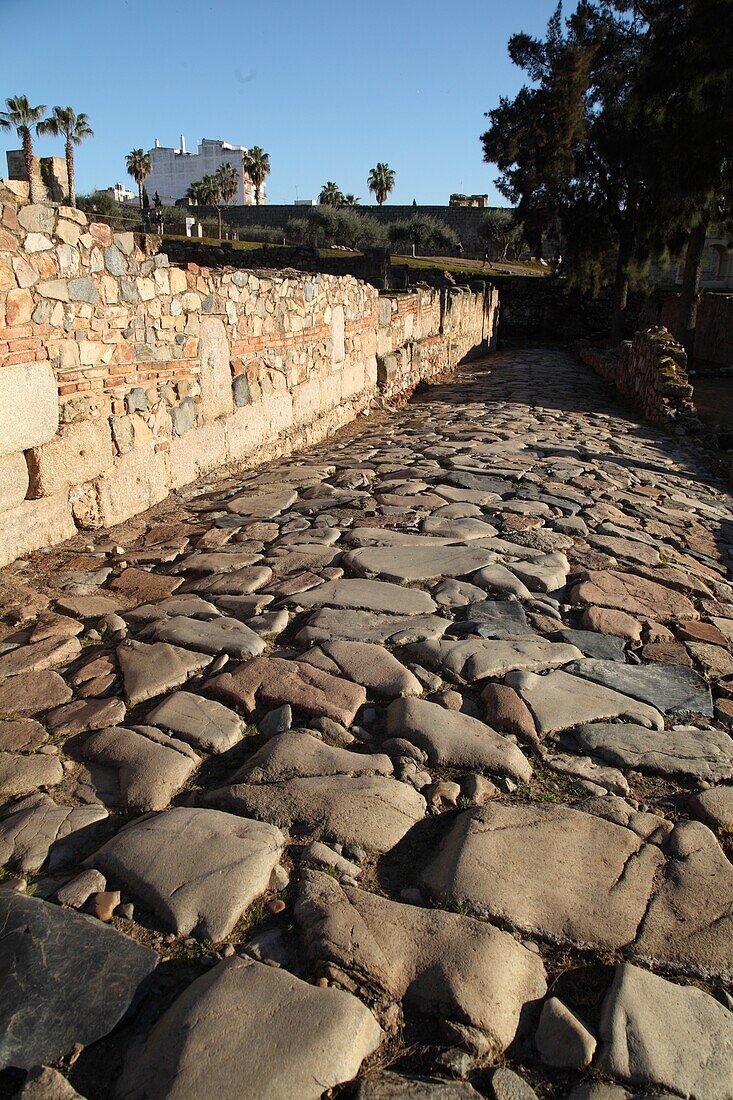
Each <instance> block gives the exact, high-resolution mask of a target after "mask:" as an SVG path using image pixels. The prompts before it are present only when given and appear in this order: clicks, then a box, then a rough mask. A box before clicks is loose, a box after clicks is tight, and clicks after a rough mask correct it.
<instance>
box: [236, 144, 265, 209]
mask: <svg viewBox="0 0 733 1100" xmlns="http://www.w3.org/2000/svg"><path fill="white" fill-rule="evenodd" d="M242 163H243V165H244V170H245V172H246V173H247V175H248V176H249V178H250V179H251V180H252V186H253V187H254V189H255V206H259V205H260V194H261V192H262V185H263V183H264V182H265V180H266V179H267V177H268V176H269V174H270V154H269V153H266V152H265V150H264V149H261V148H260V146H259V145H253V146H252V148H251V149H250V150H249V151H248V152H246V153H245V154H244V156H243V157H242Z"/></svg>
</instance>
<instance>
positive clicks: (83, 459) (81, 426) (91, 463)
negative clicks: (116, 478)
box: [27, 418, 115, 498]
mask: <svg viewBox="0 0 733 1100" xmlns="http://www.w3.org/2000/svg"><path fill="white" fill-rule="evenodd" d="M27 458H28V470H29V474H30V495H31V497H33V498H37V497H49V496H53V495H54V493H59V492H61V491H62V490H63V489H66V488H68V487H69V485H81V484H82V483H83V482H85V481H91V480H92V478H95V477H97V476H98V475H99V474H101V473H102V472H103V471H104V470H108V469H109V468H110V466H112V464H113V462H114V458H115V455H114V449H113V447H112V435H111V432H110V427H109V421H108V420H107V419H102V418H100V419H98V420H83V421H81V422H80V423H78V424H70V425H69V426H68V427H66V428H62V429H61V431H60V432H59V433H58V434H57V435H55V436H54V438H53V439H52V440H50V441H49V442H48V443H44V444H43V446H42V447H34V448H33V449H32V450H29V451H28V454H27Z"/></svg>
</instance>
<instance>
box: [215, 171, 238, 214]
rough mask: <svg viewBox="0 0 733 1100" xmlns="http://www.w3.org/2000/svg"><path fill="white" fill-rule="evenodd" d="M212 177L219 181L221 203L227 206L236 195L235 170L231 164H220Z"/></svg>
mask: <svg viewBox="0 0 733 1100" xmlns="http://www.w3.org/2000/svg"><path fill="white" fill-rule="evenodd" d="M214 175H215V176H216V178H217V179H218V181H219V190H220V192H221V197H222V201H223V202H225V203H226V204H227V206H228V205H229V203H230V202H231V201H232V199H233V198H234V196H235V195H236V193H237V188H238V187H239V176H238V175H237V170H236V168H235V167H234V165H232V164H220V165H219V167H218V168H217V170H216V172H215V173H214Z"/></svg>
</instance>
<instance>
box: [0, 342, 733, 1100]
mask: <svg viewBox="0 0 733 1100" xmlns="http://www.w3.org/2000/svg"><path fill="white" fill-rule="evenodd" d="M709 461H710V460H709V458H708V457H706V456H705V455H704V454H703V453H702V451H701V450H700V445H699V444H698V443H696V442H695V441H688V440H676V439H671V438H670V437H667V436H664V435H662V434H661V433H658V432H656V431H655V430H654V429H652V428H650V427H648V426H647V425H643V424H640V423H638V422H637V421H636V420H635V419H634V418H633V416H632V415H631V414H630V413H629V412H628V410H626V411H625V410H624V409H622V408H621V407H620V406H616V405H613V404H612V402H611V399H610V397H609V394H608V391H607V390H606V389H605V388H604V387H603V386H602V384H601V383H599V382H598V381H597V380H596V379H595V378H594V377H593V376H591V375H589V374H588V373H587V372H586V369H585V368H584V367H582V366H580V365H579V364H578V363H577V362H576V361H575V360H574V359H573V358H572V357H570V356H569V355H567V354H565V353H563V352H560V351H555V350H547V349H528V350H519V351H511V352H509V351H507V352H503V353H499V354H497V355H495V356H492V357H491V358H490V359H487V360H484V361H482V362H481V363H478V364H473V365H470V366H469V367H466V368H462V369H461V371H460V372H459V374H458V375H457V377H456V379H455V380H454V381H452V382H451V383H450V384H448V385H445V386H442V387H435V388H433V389H431V390H430V391H429V392H427V393H426V394H425V395H423V396H422V397H420V398H419V399H417V400H415V401H413V402H412V403H410V404H409V405H407V406H405V407H404V408H403V409H401V410H399V411H397V412H394V413H391V414H387V413H385V414H379V415H377V416H376V417H375V418H372V419H369V420H363V421H360V423H359V424H358V425H355V426H352V428H351V429H350V430H348V431H347V432H345V433H342V434H341V435H339V436H338V437H336V438H334V439H333V440H330V441H328V442H326V443H324V444H323V445H321V446H319V447H317V448H313V449H312V450H311V451H309V452H307V453H305V454H302V455H299V456H294V457H292V458H290V459H283V460H281V461H279V462H276V463H273V464H271V465H269V466H267V467H265V468H260V469H259V470H256V471H251V472H247V473H244V474H241V475H238V476H236V477H226V478H223V479H222V480H220V481H217V482H212V483H211V484H208V485H206V486H201V485H199V486H197V487H195V488H192V489H191V490H190V491H188V492H187V493H186V494H184V495H183V497H182V498H181V499H180V500H179V501H177V502H174V501H171V502H168V503H167V504H166V505H164V506H162V507H161V508H160V509H158V510H157V511H156V512H154V513H151V514H148V515H145V516H142V517H140V519H139V520H138V521H135V522H134V523H133V524H131V525H129V526H128V527H127V528H125V529H121V530H117V531H113V532H110V533H102V534H100V536H99V537H97V538H96V539H94V540H93V541H92V542H90V541H89V539H88V538H83V539H82V538H81V537H79V538H78V539H76V540H75V541H74V543H73V544H67V545H66V546H65V547H61V548H58V549H56V550H55V551H52V552H50V553H49V554H48V555H36V556H35V558H34V560H33V561H32V562H31V563H29V564H28V565H26V566H20V565H17V564H16V566H14V567H11V569H9V570H7V571H5V574H4V576H2V575H0V593H1V594H2V596H1V602H0V614H2V615H3V616H4V624H5V625H4V627H2V628H1V629H0V750H1V751H0V803H1V805H0V861H1V862H2V864H3V866H4V869H5V871H4V879H3V881H2V883H0V926H2V928H3V934H2V936H1V937H0V1025H2V1026H0V1067H2V1068H3V1070H4V1072H2V1073H0V1092H2V1094H3V1095H13V1092H14V1090H15V1089H17V1088H21V1089H22V1091H21V1092H20V1094H19V1095H21V1096H24V1097H26V1098H28V1097H52V1096H53V1097H72V1096H77V1095H81V1096H84V1097H87V1098H88V1100H96V1098H100V1100H101V1098H105V1100H107V1098H109V1097H116V1098H117V1100H159V1098H160V1100H162V1098H175V1100H179V1098H180V1100H183V1098H185V1100H209V1098H210V1097H212V1096H216V1097H217V1100H262V1098H280V1097H282V1098H285V1097H297V1098H298V1100H307V1098H311V1097H312V1098H314V1100H315V1098H317V1097H319V1096H321V1095H322V1094H323V1093H324V1092H326V1093H328V1095H331V1093H329V1092H328V1090H329V1089H336V1092H337V1093H338V1094H339V1095H344V1096H347V1095H349V1096H357V1097H359V1098H360V1100H387V1098H408V1097H410V1098H411V1097H421V1098H422V1097H426V1098H428V1100H454V1098H455V1100H458V1098H469V1097H472V1096H478V1095H482V1096H486V1097H494V1098H495V1100H531V1098H532V1097H535V1096H539V1097H550V1096H552V1097H571V1098H572V1100H625V1098H628V1097H630V1096H632V1095H633V1096H640V1095H642V1094H643V1095H648V1094H654V1095H668V1096H682V1097H696V1098H699V1100H715V1098H720V1100H723V1098H725V1097H731V1095H733V1093H732V1092H731V1081H732V1080H733V1013H732V1011H731V1009H732V1008H733V998H732V997H731V984H730V983H731V980H732V979H733V951H732V949H731V907H732V906H733V868H731V864H730V862H729V856H730V855H731V851H732V850H733V786H732V785H731V781H732V780H733V740H731V736H730V732H729V730H730V727H731V724H732V723H733V657H732V656H731V643H732V642H733V589H732V588H731V586H730V585H729V583H728V579H727V578H728V566H729V562H730V551H731V546H732V545H733V528H732V527H731V517H732V515H733V512H732V511H731V498H730V496H729V495H728V492H727V489H726V486H725V484H724V483H722V482H719V481H716V480H715V476H714V474H713V473H712V472H711V467H710V465H709ZM34 578H35V580H34ZM44 1066H45V1067H50V1068H46V1069H41V1068H40V1067H44ZM69 1067H71V1068H70V1069H69ZM59 1069H61V1070H62V1071H63V1074H64V1075H66V1076H68V1082H67V1081H65V1080H62V1078H61V1076H59V1074H58V1070H59ZM24 1071H29V1073H28V1078H27V1080H26V1082H25V1084H23V1078H24ZM416 1077H417V1078H424V1079H425V1080H423V1081H422V1083H415V1080H414V1078H416ZM428 1078H429V1080H428ZM69 1082H70V1083H69ZM72 1086H73V1087H72ZM3 1089H5V1092H3ZM53 1090H56V1091H53ZM64 1090H66V1091H64ZM75 1090H76V1091H75Z"/></svg>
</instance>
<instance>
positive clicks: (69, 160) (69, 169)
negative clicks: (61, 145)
mask: <svg viewBox="0 0 733 1100" xmlns="http://www.w3.org/2000/svg"><path fill="white" fill-rule="evenodd" d="M66 178H67V182H68V184H69V206H76V181H75V179H74V146H73V145H72V144H71V141H70V140H69V139H68V138H67V139H66Z"/></svg>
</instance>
